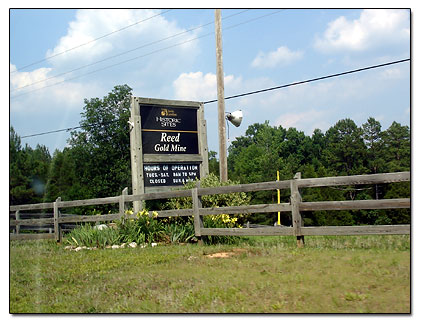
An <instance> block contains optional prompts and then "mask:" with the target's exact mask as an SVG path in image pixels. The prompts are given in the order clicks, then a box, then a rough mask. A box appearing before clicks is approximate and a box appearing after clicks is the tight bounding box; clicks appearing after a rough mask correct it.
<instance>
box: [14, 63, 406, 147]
mask: <svg viewBox="0 0 423 327" xmlns="http://www.w3.org/2000/svg"><path fill="white" fill-rule="evenodd" d="M406 61H410V59H409V58H408V59H402V60H397V61H391V62H387V63H384V64H379V65H373V66H368V67H363V68H359V69H354V70H349V71H345V72H342V73H337V74H332V75H326V76H322V77H317V78H312V79H308V80H304V81H300V82H294V83H290V84H284V85H279V86H274V87H271V88H267V89H261V90H256V91H252V92H247V93H242V94H237V95H232V96H228V97H225V100H230V99H234V98H239V97H243V96H248V95H253V94H258V93H262V92H268V91H273V90H277V89H281V88H285V87H289V86H295V85H300V84H306V83H311V82H315V81H320V80H324V79H328V78H333V77H338V76H343V75H347V74H353V73H358V72H362V71H366V70H370V69H375V68H380V67H385V66H390V65H395V64H399V63H403V62H406ZM216 101H217V99H215V100H210V101H205V102H203V104H209V103H213V102H216ZM117 121H119V119H116V120H111V121H108V122H105V123H94V124H90V125H85V126H76V127H70V128H64V129H59V130H55V131H49V132H43V133H37V134H32V135H26V136H21V139H23V138H28V137H34V136H40V135H46V134H53V133H58V132H64V131H71V130H75V129H78V128H83V127H87V126H90V127H93V126H99V125H108V124H111V123H114V122H117Z"/></svg>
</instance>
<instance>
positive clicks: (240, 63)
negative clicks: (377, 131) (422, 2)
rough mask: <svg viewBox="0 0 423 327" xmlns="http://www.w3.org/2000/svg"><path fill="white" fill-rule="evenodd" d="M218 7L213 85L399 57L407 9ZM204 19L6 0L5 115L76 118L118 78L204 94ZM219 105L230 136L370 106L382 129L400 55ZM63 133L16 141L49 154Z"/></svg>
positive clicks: (347, 114)
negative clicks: (220, 69)
mask: <svg viewBox="0 0 423 327" xmlns="http://www.w3.org/2000/svg"><path fill="white" fill-rule="evenodd" d="M153 16H155V17H153ZM150 17H153V18H150ZM148 18H150V19H148ZM222 18H223V20H222V28H223V31H222V33H223V66H224V71H225V96H231V95H235V94H240V93H245V92H250V91H255V90H260V89H264V88H269V87H273V86H277V85H283V84H287V83H292V82H296V81H302V80H306V79H311V78H316V77H321V76H325V75H329V74H336V73H340V72H344V71H348V70H353V69H358V68H362V67H366V66H371V65H377V64H381V63H386V62H391V61H396V60H401V59H406V58H410V12H409V11H408V10H395V9H387V10H383V9H375V10H363V9H285V10H280V9H250V10H245V9H223V10H222ZM146 19H147V20H146ZM141 20H145V21H144V22H141V23H139V24H136V25H134V26H132V27H128V28H125V27H126V26H128V25H130V24H132V23H135V22H138V21H141ZM213 21H214V10H213V9H189V10H188V9H173V10H170V11H167V10H153V9H148V10H123V9H116V10H112V9H104V10H87V9H80V10H74V9H72V10H70V9H55V10H52V9H47V10H41V9H30V10H24V9H14V10H13V9H12V10H10V70H11V74H10V90H11V92H10V124H11V125H12V126H13V127H14V128H15V130H16V131H17V133H18V134H19V135H20V136H25V135H30V134H35V133H40V132H45V131H51V130H57V129H62V128H67V127H74V126H78V125H79V122H80V121H81V112H82V111H83V106H84V98H88V99H89V98H94V97H100V98H101V97H103V96H105V95H106V94H107V93H108V92H109V91H111V90H112V88H113V87H114V86H115V85H118V84H128V85H129V86H130V87H132V88H133V94H134V95H135V96H140V97H150V98H163V99H176V100H192V101H208V100H213V99H216V77H215V72H216V59H215V39H214V35H213V32H214V24H213ZM207 24H208V25H207ZM202 25H204V26H203V27H200V28H196V27H198V26H202ZM122 28H125V29H123V30H122V31H120V32H117V33H114V34H112V35H110V36H107V37H104V38H101V39H99V40H97V41H95V42H91V43H88V44H86V45H85V46H80V45H81V44H84V43H87V42H89V41H91V40H93V39H96V38H98V37H101V36H103V35H105V34H108V33H111V32H114V31H116V30H119V29H122ZM175 34H179V36H177V37H173V35H175ZM207 34H209V35H207ZM163 39H165V40H163ZM193 39H194V40H193ZM160 40H163V41H161V42H157V41H160ZM190 40H191V41H190ZM185 41H187V42H186V43H183V42H185ZM150 43H154V44H153V45H150V46H146V45H147V44H150ZM180 43H183V44H181V45H179V46H178V45H177V44H180ZM78 46H80V47H78ZM74 47H77V48H76V49H74V50H71V51H69V50H68V49H70V48H74ZM135 48H139V49H138V50H133V49H135ZM165 48H167V49H165ZM67 50H68V51H67ZM130 50H133V51H130ZM64 51H65V53H63V54H60V53H61V52H64ZM128 51H130V52H128ZM124 52H128V53H126V54H123V55H122V53H124ZM150 53H152V54H150ZM57 54H58V55H57ZM53 55H56V56H55V57H52V58H49V57H51V56H53ZM112 56H115V57H114V58H113V59H110V60H105V59H107V58H109V57H112ZM134 58H138V59H134ZM132 59H134V60H132ZM40 60H43V61H42V62H39V63H38V64H35V65H31V66H28V67H25V66H26V65H28V64H32V63H34V62H37V61H40ZM127 60H129V61H128V62H127V63H123V64H120V63H121V62H123V61H127ZM99 61H101V62H100V63H98V64H94V63H96V62H99ZM111 65H114V66H113V67H111V68H106V67H107V66H111ZM83 66H87V67H85V68H81V67H83ZM16 69H17V71H15V70H16ZM97 70H99V71H98V72H96V73H92V72H93V71H97ZM70 71H73V72H70ZM68 72H70V73H68ZM50 84H56V85H55V86H49V85H50ZM37 89H40V90H37ZM225 105H226V111H234V110H237V109H242V110H243V112H244V121H243V123H242V125H241V127H239V128H235V127H230V139H231V140H233V139H234V138H235V137H237V136H240V135H243V134H244V133H245V130H246V128H247V127H248V126H249V125H251V124H253V123H255V122H259V123H263V122H265V121H266V120H268V121H269V122H270V124H271V125H274V126H277V125H282V126H283V127H286V128H288V127H295V128H297V129H298V130H301V131H304V132H305V133H306V134H308V135H311V134H312V133H313V130H314V129H315V128H320V129H321V130H322V131H326V130H327V128H329V127H330V126H333V125H334V124H335V123H336V122H337V121H338V120H340V119H344V118H351V119H353V120H354V121H355V122H356V123H357V124H358V125H361V124H363V123H364V122H366V120H367V118H369V117H374V118H376V119H377V120H379V121H380V122H381V124H382V127H383V128H384V129H386V128H388V127H389V126H390V125H391V124H392V122H393V121H397V122H399V123H401V124H406V125H410V64H409V62H406V63H401V64H397V65H392V66H388V67H384V68H377V69H374V70H370V71H366V72H361V73H357V74H351V75H347V76H343V77H337V78H332V79H328V80H324V81H320V82H313V83H308V84H304V85H300V86H293V87H289V88H284V89H281V90H278V91H271V92H265V93H261V94H258V95H252V96H247V97H241V98H237V99H233V100H228V101H226V103H225ZM205 112H206V120H207V130H208V144H209V149H210V150H214V151H217V150H218V143H217V138H218V134H217V105H216V104H215V103H213V104H207V105H205ZM68 137H69V133H67V132H61V133H55V134H50V135H46V136H37V137H32V138H23V139H22V143H28V144H29V145H30V146H32V147H35V146H36V144H37V143H40V144H44V145H47V146H48V148H49V149H50V151H51V153H53V151H54V149H56V148H58V149H63V147H64V146H66V140H67V139H68Z"/></svg>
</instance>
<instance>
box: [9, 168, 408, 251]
mask: <svg viewBox="0 0 423 327" xmlns="http://www.w3.org/2000/svg"><path fill="white" fill-rule="evenodd" d="M407 181H410V172H399V173H384V174H374V175H355V176H340V177H323V178H307V179H301V174H300V173H297V174H296V175H295V177H294V178H293V179H291V180H285V181H275V182H263V183H252V184H239V185H230V186H222V187H212V188H199V187H196V188H193V189H190V190H176V191H167V192H159V193H149V194H141V195H128V192H127V189H125V190H124V191H123V192H122V194H121V195H120V196H114V197H108V198H100V199H89V200H76V201H61V199H60V198H58V199H57V200H56V201H55V202H51V203H38V204H25V205H16V206H10V207H9V209H10V212H12V213H13V212H14V215H15V219H12V220H10V226H11V227H14V228H15V231H16V233H14V234H10V239H11V240H19V239H55V240H57V241H59V242H60V241H61V237H62V232H61V228H60V227H61V224H66V223H81V222H100V221H102V222H106V221H113V220H118V219H120V218H121V217H122V216H124V213H125V205H126V203H127V202H133V201H145V200H156V199H169V198H177V197H191V198H192V202H193V205H192V208H190V209H179V210H162V211H158V217H170V216H194V228H195V235H196V236H197V237H198V238H199V239H201V237H202V236H207V235H219V236H246V235H249V236H258V235H268V236H270V235H293V236H296V237H297V242H298V245H299V246H302V244H303V242H304V236H308V235H366V234H367V235H369V234H410V225H367V226H321V227H304V224H303V220H302V216H301V212H302V211H316V210H358V209H399V208H410V199H409V198H403V199H382V200H351V201H320V202H303V201H302V198H301V195H300V189H302V188H309V187H328V186H329V187H334V186H341V185H369V184H384V183H395V182H407ZM277 189H280V190H282V189H289V190H290V192H291V196H290V202H289V203H281V204H256V205H248V206H232V207H219V208H203V207H202V201H201V197H202V196H205V195H215V194H227V193H236V192H256V191H269V190H277ZM117 203H119V213H115V214H107V215H87V216H76V215H75V216H66V217H61V216H60V211H59V210H60V209H62V208H71V207H80V206H89V205H103V204H117ZM45 209H53V218H38V219H20V213H21V212H22V211H29V210H45ZM272 212H290V213H291V217H292V226H291V227H286V226H263V227H259V228H205V227H204V225H203V218H202V217H203V216H205V215H218V214H252V213H272ZM150 214H151V213H150ZM46 224H52V225H53V226H54V233H40V234H22V233H19V227H20V226H21V225H25V226H40V225H46Z"/></svg>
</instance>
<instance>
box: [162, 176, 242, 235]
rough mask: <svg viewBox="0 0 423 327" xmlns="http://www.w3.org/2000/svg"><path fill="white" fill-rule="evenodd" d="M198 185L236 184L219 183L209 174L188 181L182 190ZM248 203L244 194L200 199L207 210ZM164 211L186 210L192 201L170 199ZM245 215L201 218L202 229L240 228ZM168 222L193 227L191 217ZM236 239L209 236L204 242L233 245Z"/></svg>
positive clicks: (233, 183) (188, 199)
mask: <svg viewBox="0 0 423 327" xmlns="http://www.w3.org/2000/svg"><path fill="white" fill-rule="evenodd" d="M198 182H199V183H200V187H203V188H205V187H218V186H227V185H235V184H238V183H236V182H233V181H228V182H223V183H222V182H220V181H219V178H218V177H217V176H216V175H214V174H209V175H208V176H207V177H205V178H203V179H201V180H200V181H198V180H197V181H190V182H188V183H187V184H186V185H185V186H184V189H192V188H194V187H196V185H197V183H198ZM249 203H250V196H248V195H247V194H246V193H244V192H238V193H229V194H214V195H205V196H203V197H202V205H203V207H204V208H205V207H207V208H218V207H229V206H242V205H248V204H249ZM165 208H166V209H188V208H192V199H191V197H184V198H173V199H170V200H169V201H168V202H167V203H166V205H165ZM246 217H247V215H242V214H237V215H233V217H230V216H229V215H227V214H220V215H207V216H204V217H203V222H204V227H209V228H213V227H219V228H233V227H241V225H242V223H243V222H244V220H245V219H246ZM169 222H174V223H180V224H186V225H188V224H191V225H193V219H192V217H184V218H181V217H176V218H172V217H170V218H169ZM237 239H238V238H235V237H228V236H209V237H207V238H206V242H209V243H218V242H219V243H221V242H224V243H228V242H229V243H233V242H234V241H235V240H237Z"/></svg>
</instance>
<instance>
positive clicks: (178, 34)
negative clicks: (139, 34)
mask: <svg viewBox="0 0 423 327" xmlns="http://www.w3.org/2000/svg"><path fill="white" fill-rule="evenodd" d="M249 10H250V9H246V10H243V11H241V12H238V13H235V14H232V15H229V16H226V17H224V18H223V19H227V18H230V17H233V16H236V15H239V14H242V13H244V12H246V11H249ZM213 23H214V21H211V22H208V23H206V24H203V25H200V26H197V27H194V28H191V29H189V30H186V31H183V32H180V33H176V34H174V35H171V36H168V37H166V38H163V39H160V40H157V41H153V42H150V43H147V44H143V45H141V46H138V47H136V48H132V49H130V50H127V51H124V52H121V53H118V54H116V55H113V56H110V57H107V58H104V59H102V60H98V61H95V62H92V63H90V64H87V65H84V66H81V67H78V68H75V69H72V70H69V71H67V72H64V73H60V74H57V75H54V76H51V77H49V78H46V79H43V80H39V81H36V82H33V83H31V84H27V85H24V86H21V87H17V88H14V89H13V90H11V92H14V91H17V90H21V89H24V88H27V87H30V86H32V85H35V84H38V83H42V82H46V81H48V80H51V79H53V78H57V77H60V76H63V75H67V74H70V73H73V72H76V71H78V70H81V69H84V68H87V67H90V66H93V65H96V64H99V63H102V62H104V61H107V60H110V59H113V58H117V57H120V56H122V55H125V54H128V53H130V52H133V51H136V50H139V49H142V48H145V47H148V46H151V45H154V44H157V43H160V42H163V41H166V40H169V39H172V38H174V37H177V36H180V35H183V34H186V33H189V32H192V31H194V30H197V29H199V28H202V27H205V26H207V25H210V24H213ZM25 94H26V93H25Z"/></svg>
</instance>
